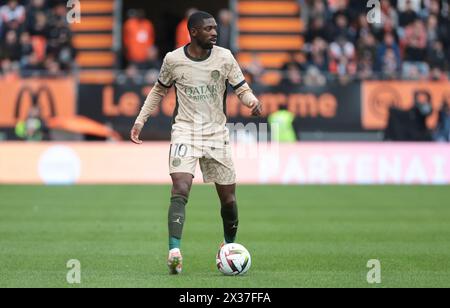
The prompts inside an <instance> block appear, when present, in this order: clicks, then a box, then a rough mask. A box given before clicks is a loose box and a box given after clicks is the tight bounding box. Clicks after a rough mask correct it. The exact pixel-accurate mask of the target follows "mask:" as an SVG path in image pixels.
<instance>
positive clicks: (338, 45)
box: [330, 36, 356, 76]
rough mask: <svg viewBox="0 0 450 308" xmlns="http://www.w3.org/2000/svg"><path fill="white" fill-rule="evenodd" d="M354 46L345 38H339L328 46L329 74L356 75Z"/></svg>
mask: <svg viewBox="0 0 450 308" xmlns="http://www.w3.org/2000/svg"><path fill="white" fill-rule="evenodd" d="M355 55H356V52H355V46H354V45H353V43H352V42H350V41H349V40H348V39H347V38H346V37H345V36H340V37H338V38H337V39H336V41H334V42H333V43H331V44H330V72H331V73H334V74H337V75H339V76H345V75H346V76H351V75H354V74H355V73H356V63H355V62H354V60H355Z"/></svg>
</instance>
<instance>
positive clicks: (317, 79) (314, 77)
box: [304, 66, 327, 87]
mask: <svg viewBox="0 0 450 308" xmlns="http://www.w3.org/2000/svg"><path fill="white" fill-rule="evenodd" d="M304 79H305V85H306V86H308V87H323V86H325V85H326V83H327V78H326V77H325V76H324V75H323V74H322V73H321V72H320V70H319V69H318V68H317V67H316V66H309V67H308V69H307V70H306V75H305V78H304Z"/></svg>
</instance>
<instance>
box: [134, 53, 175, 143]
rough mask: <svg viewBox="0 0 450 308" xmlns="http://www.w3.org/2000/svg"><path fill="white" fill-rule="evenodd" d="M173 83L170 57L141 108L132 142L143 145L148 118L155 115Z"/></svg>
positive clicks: (165, 59) (166, 59)
mask: <svg viewBox="0 0 450 308" xmlns="http://www.w3.org/2000/svg"><path fill="white" fill-rule="evenodd" d="M172 83H173V82H172V68H171V65H170V63H169V60H168V56H166V57H165V58H164V62H163V65H162V67H161V71H160V73H159V78H158V81H157V82H156V84H155V85H154V86H153V88H152V90H151V91H150V93H149V94H148V95H147V99H146V100H145V102H144V105H143V106H142V108H141V112H140V113H139V115H138V117H137V119H136V121H135V123H134V125H133V128H132V129H131V133H130V139H131V141H133V142H134V143H136V144H142V140H140V139H139V135H140V134H141V131H142V128H143V127H144V125H145V122H147V120H148V118H149V117H150V116H151V115H152V114H153V112H155V110H156V108H158V106H159V104H160V103H161V101H162V100H163V98H164V96H166V94H167V92H169V89H170V87H171V86H172Z"/></svg>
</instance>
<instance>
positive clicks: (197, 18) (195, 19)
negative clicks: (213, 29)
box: [188, 11, 214, 31]
mask: <svg viewBox="0 0 450 308" xmlns="http://www.w3.org/2000/svg"><path fill="white" fill-rule="evenodd" d="M209 18H214V17H213V16H212V15H211V14H209V13H207V12H203V11H198V12H195V13H194V14H192V15H191V16H190V17H189V19H188V29H189V31H190V30H191V29H192V28H195V27H199V26H201V25H202V23H203V20H205V19H209Z"/></svg>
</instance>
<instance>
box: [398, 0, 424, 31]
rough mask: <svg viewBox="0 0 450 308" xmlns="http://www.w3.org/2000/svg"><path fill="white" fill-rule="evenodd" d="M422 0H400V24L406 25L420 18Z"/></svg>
mask: <svg viewBox="0 0 450 308" xmlns="http://www.w3.org/2000/svg"><path fill="white" fill-rule="evenodd" d="M420 1H421V0H416V1H413V0H398V9H399V11H400V15H399V25H400V27H406V26H408V25H410V24H411V23H413V22H414V21H416V20H417V18H419V15H418V11H419V9H420Z"/></svg>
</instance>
